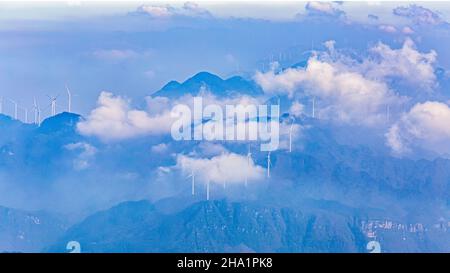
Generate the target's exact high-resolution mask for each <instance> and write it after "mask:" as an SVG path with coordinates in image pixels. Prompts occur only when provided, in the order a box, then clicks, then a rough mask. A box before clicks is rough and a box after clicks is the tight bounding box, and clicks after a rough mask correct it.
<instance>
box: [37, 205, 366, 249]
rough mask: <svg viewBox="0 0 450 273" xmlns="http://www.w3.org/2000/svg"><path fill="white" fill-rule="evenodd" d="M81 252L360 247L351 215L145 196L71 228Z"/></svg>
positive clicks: (59, 245)
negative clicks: (171, 204) (171, 205)
mask: <svg viewBox="0 0 450 273" xmlns="http://www.w3.org/2000/svg"><path fill="white" fill-rule="evenodd" d="M72 240H75V241H78V242H80V244H81V247H82V251H83V252H272V251H273V252H361V251H363V247H364V246H365V239H364V237H363V234H362V233H361V232H360V231H358V229H357V225H356V224H355V222H354V221H353V219H352V218H351V217H347V216H343V215H340V214H337V213H327V212H325V211H322V212H320V213H315V214H310V213H303V212H302V211H301V210H296V209H291V208H277V207H268V206H261V205H258V204H253V203H248V202H228V201H226V200H219V201H200V202H197V203H194V204H192V205H190V206H189V207H187V208H186V209H184V210H182V211H179V212H176V213H173V214H162V213H161V212H159V211H158V210H157V209H155V207H154V206H153V205H152V204H151V203H149V202H148V201H136V202H124V203H121V204H119V205H117V206H115V207H113V208H111V209H109V210H106V211H102V212H98V213H96V214H94V215H92V216H90V217H88V218H87V219H86V220H84V221H83V222H81V223H80V224H77V225H75V226H73V227H72V228H70V229H69V230H68V231H67V233H66V234H65V235H64V236H63V237H62V238H61V239H60V240H59V242H58V243H57V244H55V245H53V246H52V247H49V248H48V249H46V251H48V252H64V251H65V245H66V243H67V242H68V241H72Z"/></svg>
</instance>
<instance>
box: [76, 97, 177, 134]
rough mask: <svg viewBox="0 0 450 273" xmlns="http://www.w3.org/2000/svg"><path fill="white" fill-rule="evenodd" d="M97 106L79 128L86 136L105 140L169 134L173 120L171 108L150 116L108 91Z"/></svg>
mask: <svg viewBox="0 0 450 273" xmlns="http://www.w3.org/2000/svg"><path fill="white" fill-rule="evenodd" d="M97 105H98V106H97V108H95V109H94V110H92V112H91V113H90V114H89V116H88V117H87V118H86V120H83V121H80V122H79V123H78V124H77V129H78V131H79V132H80V133H81V134H83V135H87V136H96V137H99V138H100V139H102V140H104V141H114V140H122V139H127V138H132V137H136V136H142V135H149V134H163V133H167V132H169V131H170V125H171V124H172V121H173V119H172V118H171V117H170V112H169V111H167V112H163V113H162V114H155V115H152V116H151V115H149V113H147V112H146V111H141V110H135V109H132V108H131V107H130V102H129V101H128V100H126V99H124V98H122V97H119V96H114V95H113V94H111V93H109V92H102V93H101V94H100V96H99V98H98V101H97Z"/></svg>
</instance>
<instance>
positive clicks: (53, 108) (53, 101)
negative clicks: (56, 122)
mask: <svg viewBox="0 0 450 273" xmlns="http://www.w3.org/2000/svg"><path fill="white" fill-rule="evenodd" d="M48 97H49V98H50V101H51V107H52V116H54V115H56V99H57V98H58V96H56V97H50V96H48Z"/></svg>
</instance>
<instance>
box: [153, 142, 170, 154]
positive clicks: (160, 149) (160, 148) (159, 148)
mask: <svg viewBox="0 0 450 273" xmlns="http://www.w3.org/2000/svg"><path fill="white" fill-rule="evenodd" d="M151 150H152V153H157V154H163V153H166V152H167V151H168V150H169V146H168V145H167V144H166V143H159V144H156V145H153V146H152V149H151Z"/></svg>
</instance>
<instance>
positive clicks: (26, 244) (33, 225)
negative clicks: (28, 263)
mask: <svg viewBox="0 0 450 273" xmlns="http://www.w3.org/2000/svg"><path fill="white" fill-rule="evenodd" d="M67 228H68V225H67V223H66V222H65V221H64V220H63V218H62V217H58V216H55V215H52V214H50V213H46V212H26V211H22V210H16V209H11V208H6V207H1V206H0V252H39V251H40V250H41V249H42V248H43V247H44V246H46V245H48V244H50V243H52V242H54V241H55V240H56V239H57V238H58V237H59V236H61V235H62V234H63V232H64V231H65V230H66V229H67Z"/></svg>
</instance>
